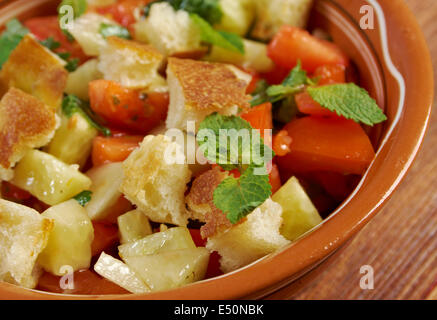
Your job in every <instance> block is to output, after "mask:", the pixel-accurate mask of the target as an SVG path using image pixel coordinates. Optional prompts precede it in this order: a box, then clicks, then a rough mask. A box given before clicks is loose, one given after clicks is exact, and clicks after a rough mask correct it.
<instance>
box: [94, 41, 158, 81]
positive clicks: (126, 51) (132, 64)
mask: <svg viewBox="0 0 437 320" xmlns="http://www.w3.org/2000/svg"><path fill="white" fill-rule="evenodd" d="M163 58H164V57H163V56H162V54H160V53H159V52H158V51H157V50H156V49H155V48H153V47H151V46H148V45H144V44H139V43H137V42H135V41H131V40H125V39H121V38H118V37H109V38H108V45H107V46H106V47H105V48H104V49H103V50H102V52H101V55H100V61H99V64H98V69H99V71H100V72H101V73H102V74H103V77H104V78H105V79H106V80H111V81H116V82H118V83H120V84H121V85H123V86H125V87H128V88H149V89H150V88H156V87H160V86H161V87H162V86H165V85H166V82H165V79H164V78H163V77H161V76H160V75H159V73H158V70H159V68H160V67H161V65H162V62H163Z"/></svg>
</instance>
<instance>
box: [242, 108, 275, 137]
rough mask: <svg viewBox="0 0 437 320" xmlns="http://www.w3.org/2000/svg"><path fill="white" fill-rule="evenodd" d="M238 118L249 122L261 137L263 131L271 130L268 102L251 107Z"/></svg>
mask: <svg viewBox="0 0 437 320" xmlns="http://www.w3.org/2000/svg"><path fill="white" fill-rule="evenodd" d="M240 117H241V118H243V119H244V120H246V121H247V122H249V123H250V125H251V126H252V127H253V128H254V129H258V130H260V131H261V135H263V131H264V130H269V129H272V128H273V120H272V104H271V103H270V102H266V103H263V104H261V105H259V106H256V107H253V108H251V109H249V111H247V112H245V113H242V114H241V115H240Z"/></svg>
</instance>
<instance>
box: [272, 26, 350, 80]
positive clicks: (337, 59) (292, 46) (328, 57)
mask: <svg viewBox="0 0 437 320" xmlns="http://www.w3.org/2000/svg"><path fill="white" fill-rule="evenodd" d="M268 56H269V57H270V58H271V59H272V60H273V61H274V62H275V63H276V64H277V65H279V66H282V67H284V68H290V69H291V68H293V67H294V66H296V64H297V62H298V61H299V60H300V61H301V62H302V68H303V69H305V70H307V71H308V72H310V73H312V72H314V71H315V70H316V69H317V67H320V66H323V65H331V64H341V65H344V66H347V65H348V64H349V61H348V58H347V57H346V56H345V54H344V53H343V52H342V51H341V50H340V49H339V48H338V47H337V46H336V45H335V44H333V43H331V42H329V41H325V40H321V39H318V38H316V37H314V36H312V35H311V34H310V33H309V32H308V31H306V30H303V29H299V28H295V27H291V26H286V25H285V26H283V27H282V28H281V29H280V30H279V32H278V33H277V34H276V36H275V37H274V38H273V40H272V41H271V42H270V44H269V46H268Z"/></svg>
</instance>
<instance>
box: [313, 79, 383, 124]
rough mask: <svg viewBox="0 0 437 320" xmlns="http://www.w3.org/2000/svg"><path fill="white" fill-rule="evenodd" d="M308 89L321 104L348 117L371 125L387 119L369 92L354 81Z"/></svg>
mask: <svg viewBox="0 0 437 320" xmlns="http://www.w3.org/2000/svg"><path fill="white" fill-rule="evenodd" d="M307 90H308V93H309V94H310V96H311V97H312V98H313V99H314V100H315V101H317V102H318V103H319V104H320V105H322V106H323V107H325V108H327V109H329V110H331V111H334V112H336V113H337V114H338V115H340V116H343V117H345V118H347V119H352V120H354V121H355V122H362V123H364V124H367V125H369V126H373V125H374V124H377V123H381V122H383V121H385V120H387V117H386V116H385V114H384V113H383V112H382V110H381V109H380V108H379V107H378V105H377V104H376V101H375V100H374V99H372V98H371V97H370V96H369V93H368V92H367V91H366V90H364V89H362V88H360V87H358V86H357V85H355V84H353V83H348V84H333V85H326V86H320V87H309V88H308V89H307Z"/></svg>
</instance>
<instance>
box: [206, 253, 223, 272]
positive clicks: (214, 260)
mask: <svg viewBox="0 0 437 320" xmlns="http://www.w3.org/2000/svg"><path fill="white" fill-rule="evenodd" d="M220 258H221V257H220V255H219V254H218V252H216V251H214V252H212V253H211V254H210V256H209V263H208V269H207V270H206V274H205V279H211V278H215V277H218V276H221V275H222V274H223V272H222V271H221V270H220Z"/></svg>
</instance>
